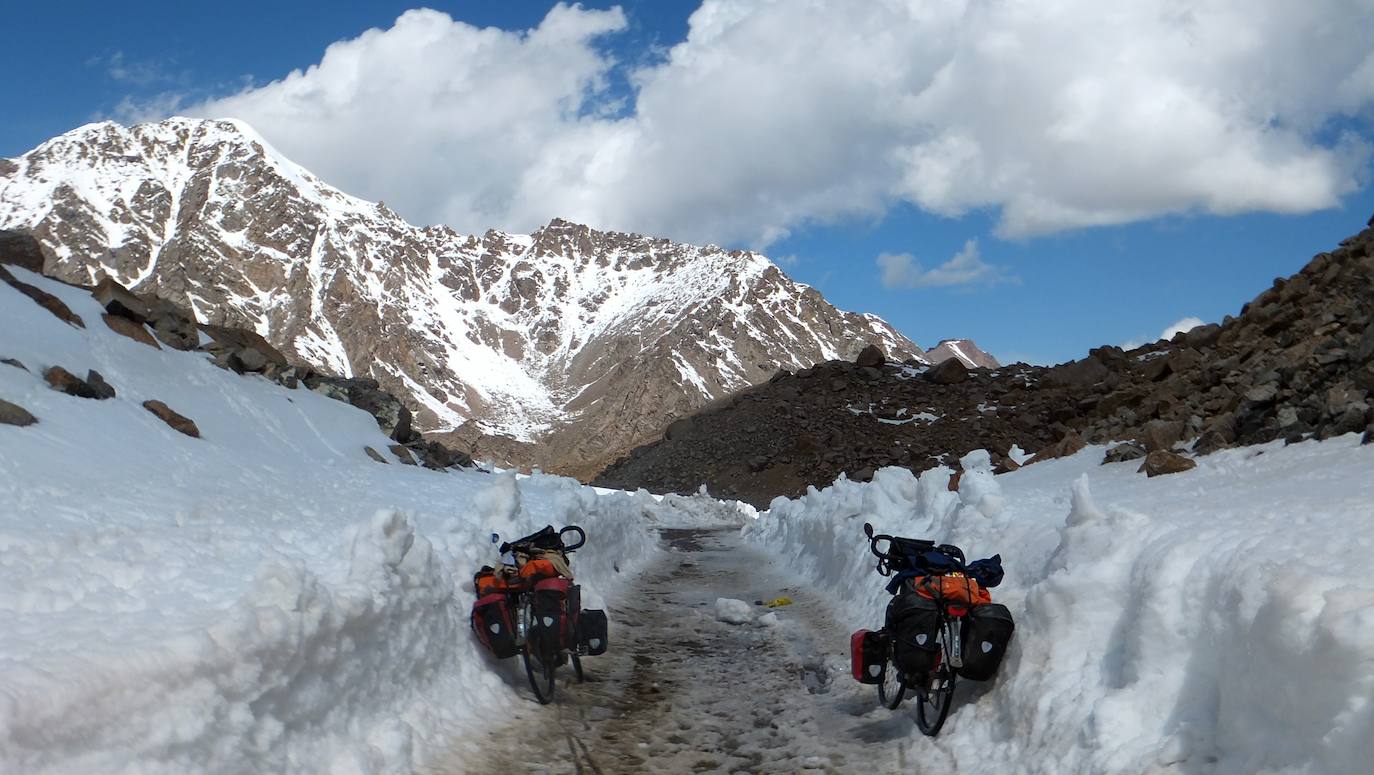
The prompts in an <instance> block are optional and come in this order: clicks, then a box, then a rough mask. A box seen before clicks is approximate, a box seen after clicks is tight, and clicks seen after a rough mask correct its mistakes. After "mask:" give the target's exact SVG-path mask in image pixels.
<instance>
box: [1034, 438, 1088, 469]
mask: <svg viewBox="0 0 1374 775" xmlns="http://www.w3.org/2000/svg"><path fill="white" fill-rule="evenodd" d="M1086 446H1088V442H1086V441H1084V440H1083V437H1082V436H1079V435H1078V434H1077V433H1075V432H1073V431H1069V432H1068V433H1066V434H1064V438H1062V439H1060V440H1059V441H1056V442H1055V443H1053V444H1051V445H1049V446H1048V447H1045V448H1044V449H1042V450H1040V451H1039V452H1037V453H1035V457H1033V458H1031V459H1030V460H1027V461H1026V465H1030V464H1031V463H1040V462H1042V461H1045V460H1053V459H1055V458H1061V457H1068V456H1069V455H1072V454H1074V453H1076V452H1078V451H1080V450H1082V449H1083V448H1084V447H1086Z"/></svg>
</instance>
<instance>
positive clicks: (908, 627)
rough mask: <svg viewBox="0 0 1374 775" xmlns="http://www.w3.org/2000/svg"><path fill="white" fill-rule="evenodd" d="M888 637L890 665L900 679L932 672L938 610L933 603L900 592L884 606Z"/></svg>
mask: <svg viewBox="0 0 1374 775" xmlns="http://www.w3.org/2000/svg"><path fill="white" fill-rule="evenodd" d="M884 629H885V630H887V633H888V637H890V638H892V664H893V666H894V667H896V668H897V669H898V670H899V671H901V673H902V674H903V675H920V674H922V673H928V672H930V671H931V670H934V669H935V665H936V664H938V662H939V657H940V646H939V644H938V643H937V642H936V640H935V636H936V632H937V631H938V630H939V629H940V609H939V607H938V606H937V605H936V603H935V601H933V600H929V599H927V598H924V597H922V596H920V595H918V594H916V593H915V592H904V593H902V594H900V595H897V596H896V597H894V598H892V602H890V603H888V604H887V625H886V627H884Z"/></svg>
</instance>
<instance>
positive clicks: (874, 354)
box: [854, 344, 887, 366]
mask: <svg viewBox="0 0 1374 775" xmlns="http://www.w3.org/2000/svg"><path fill="white" fill-rule="evenodd" d="M886 362H887V356H886V355H884V354H883V351H882V349H881V348H879V347H878V345H876V344H870V345H869V346H867V347H865V348H864V349H862V350H860V351H859V357H857V358H855V359H854V363H856V364H858V365H859V366H881V365H883V364H884V363H886Z"/></svg>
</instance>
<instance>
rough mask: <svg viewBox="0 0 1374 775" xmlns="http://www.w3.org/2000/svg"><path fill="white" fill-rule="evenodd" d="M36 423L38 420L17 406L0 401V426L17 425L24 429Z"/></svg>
mask: <svg viewBox="0 0 1374 775" xmlns="http://www.w3.org/2000/svg"><path fill="white" fill-rule="evenodd" d="M36 422H38V418H37V417H34V416H33V415H32V414H30V413H29V410H27V409H25V408H24V407H22V406H19V405H18V404H11V403H10V402H9V401H6V400H4V399H0V425H17V426H19V427H21V428H22V427H24V426H26V425H33V424H34V423H36Z"/></svg>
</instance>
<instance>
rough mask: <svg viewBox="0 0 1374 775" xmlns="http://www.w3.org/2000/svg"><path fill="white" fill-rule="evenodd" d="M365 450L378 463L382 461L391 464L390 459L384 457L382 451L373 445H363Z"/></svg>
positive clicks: (384, 463)
mask: <svg viewBox="0 0 1374 775" xmlns="http://www.w3.org/2000/svg"><path fill="white" fill-rule="evenodd" d="M363 452H366V453H367V456H368V457H370V458H372V459H373V460H375V461H377V462H378V463H382V464H383V465H391V463H390V461H388V460H387V459H386V458H384V457H382V453H380V452H378V451H377V450H375V449H373V448H372V447H363Z"/></svg>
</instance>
